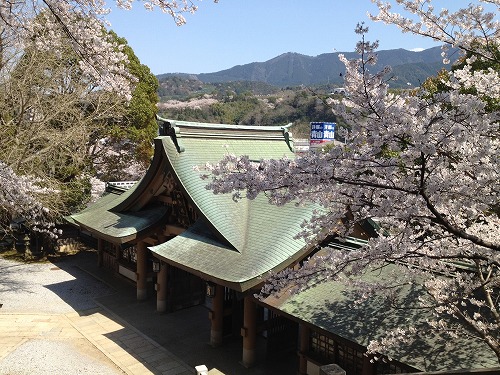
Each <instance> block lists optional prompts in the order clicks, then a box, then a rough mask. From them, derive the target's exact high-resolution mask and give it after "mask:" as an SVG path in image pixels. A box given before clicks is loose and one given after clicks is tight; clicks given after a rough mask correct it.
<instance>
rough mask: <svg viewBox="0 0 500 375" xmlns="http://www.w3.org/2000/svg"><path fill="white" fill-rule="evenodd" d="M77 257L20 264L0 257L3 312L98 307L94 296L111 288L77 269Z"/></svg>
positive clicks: (57, 312) (54, 312) (58, 311)
mask: <svg viewBox="0 0 500 375" xmlns="http://www.w3.org/2000/svg"><path fill="white" fill-rule="evenodd" d="M77 259H78V258H77V257H66V258H61V259H59V260H58V262H56V263H51V262H46V263H19V262H15V261H11V260H6V259H3V258H0V275H1V276H0V303H2V304H3V307H2V313H7V312H8V313H16V312H18V313H32V312H35V313H47V314H64V313H68V312H72V311H81V310H87V309H92V308H95V307H97V305H96V304H95V302H94V300H93V299H94V298H96V297H101V296H105V295H107V294H111V293H113V292H114V290H113V289H112V288H110V287H108V286H107V285H106V284H104V283H102V282H101V281H99V280H97V279H95V278H93V277H92V276H90V275H89V274H87V273H86V272H84V271H82V270H81V269H80V268H78V267H77Z"/></svg>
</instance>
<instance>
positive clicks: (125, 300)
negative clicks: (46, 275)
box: [47, 251, 298, 375]
mask: <svg viewBox="0 0 500 375" xmlns="http://www.w3.org/2000/svg"><path fill="white" fill-rule="evenodd" d="M52 262H53V263H54V266H56V267H59V268H61V269H62V270H64V271H65V272H68V273H69V274H71V275H72V276H73V277H74V278H75V280H72V281H68V282H64V283H60V284H54V285H51V286H47V287H49V288H50V289H51V290H52V291H53V292H54V293H60V294H61V296H62V297H63V298H65V301H66V303H68V304H70V305H71V306H72V307H73V308H74V309H75V310H76V311H78V313H79V314H80V315H86V314H88V312H90V311H92V310H86V309H85V308H82V302H81V301H80V299H78V298H71V295H72V294H71V293H70V294H69V295H68V293H66V292H63V291H67V290H68V288H69V289H71V290H72V291H73V292H74V293H75V295H78V293H89V294H92V293H93V292H92V290H89V288H88V287H86V286H85V285H86V284H90V283H87V282H86V281H87V280H88V278H89V277H92V278H95V279H97V280H99V282H101V283H104V284H105V285H106V288H99V290H104V291H107V292H105V293H104V294H102V293H101V294H100V295H99V294H97V295H96V296H95V297H94V299H93V300H94V301H95V302H97V304H98V305H101V306H102V307H104V312H103V314H105V315H106V316H107V317H108V318H110V319H112V320H116V316H118V317H119V318H120V319H122V320H123V321H124V322H126V323H128V324H129V325H131V326H132V327H134V328H135V329H136V330H137V331H139V332H140V333H142V334H143V335H145V336H147V337H149V338H150V339H152V340H154V341H155V342H157V343H158V344H160V345H161V346H162V347H164V348H165V349H166V350H167V351H169V352H170V353H172V354H173V355H174V356H176V357H178V358H179V359H181V360H182V361H184V362H185V363H186V364H187V365H188V366H189V367H191V368H193V371H194V367H195V366H198V365H201V364H204V365H206V366H207V367H208V368H209V369H211V368H217V369H218V370H220V371H222V372H223V373H224V374H226V375H240V374H241V375H271V374H272V375H289V374H294V373H296V371H297V366H298V365H297V363H298V361H297V354H296V353H295V352H289V353H285V354H283V355H280V356H275V357H273V358H266V355H265V340H264V339H263V338H261V339H260V342H259V353H258V363H257V365H256V366H254V367H252V368H250V369H247V368H245V367H243V366H242V365H241V364H240V361H241V355H242V339H241V337H227V338H226V339H225V341H224V343H223V345H221V346H220V347H217V348H214V347H212V346H210V345H209V344H208V341H209V338H210V325H209V319H208V310H207V309H206V308H205V307H204V306H196V307H191V308H187V309H184V310H180V311H176V312H173V313H158V312H157V311H156V299H155V296H149V298H148V299H147V300H145V301H137V299H136V290H135V284H134V283H133V282H131V281H130V280H128V279H126V278H124V277H122V276H120V275H111V274H110V273H109V272H107V271H105V270H103V269H100V268H98V267H97V254H96V253H95V252H93V251H83V252H80V253H78V254H76V255H74V256H71V257H62V258H56V259H53V260H52ZM84 307H85V306H84ZM115 315H116V316H115ZM118 323H119V322H118ZM107 336H108V337H109V338H110V339H111V340H113V341H115V342H116V343H118V344H120V345H121V346H122V347H123V348H124V349H125V350H127V351H128V352H129V353H130V354H131V355H133V356H135V357H136V358H137V359H138V360H139V361H141V362H142V363H143V365H144V366H146V367H148V363H147V361H144V360H143V359H142V358H140V356H138V354H137V353H140V349H139V350H137V349H138V346H140V345H146V344H145V342H144V343H143V342H141V341H140V340H137V342H133V341H131V342H128V343H127V344H124V343H123V342H122V338H123V337H122V336H121V335H120V332H119V331H116V332H111V333H109V334H108V335H107ZM118 337H121V338H120V339H118ZM129 349H130V350H129ZM132 349H133V350H132ZM139 355H140V354H139ZM152 370H153V369H151V371H152ZM152 372H153V371H152Z"/></svg>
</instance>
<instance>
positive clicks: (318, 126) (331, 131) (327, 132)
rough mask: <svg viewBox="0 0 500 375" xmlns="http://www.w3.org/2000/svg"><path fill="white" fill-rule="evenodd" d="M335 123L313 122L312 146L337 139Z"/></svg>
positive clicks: (310, 142)
mask: <svg viewBox="0 0 500 375" xmlns="http://www.w3.org/2000/svg"><path fill="white" fill-rule="evenodd" d="M336 125H337V124H336V123H335V122H311V139H310V141H309V144H310V145H311V146H316V145H321V144H322V143H328V142H331V141H333V140H334V139H335V126H336Z"/></svg>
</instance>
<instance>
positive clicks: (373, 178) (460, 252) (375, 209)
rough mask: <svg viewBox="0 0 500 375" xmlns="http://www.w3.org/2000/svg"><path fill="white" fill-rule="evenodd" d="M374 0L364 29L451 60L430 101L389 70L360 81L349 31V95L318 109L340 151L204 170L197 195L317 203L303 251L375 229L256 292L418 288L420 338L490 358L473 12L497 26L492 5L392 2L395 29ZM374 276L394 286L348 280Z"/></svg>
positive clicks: (495, 110) (486, 161)
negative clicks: (327, 110)
mask: <svg viewBox="0 0 500 375" xmlns="http://www.w3.org/2000/svg"><path fill="white" fill-rule="evenodd" d="M375 2H376V3H377V5H378V7H379V14H378V15H375V16H372V18H373V19H374V20H377V21H382V22H386V23H389V24H395V25H397V26H398V27H400V28H401V29H402V30H403V31H404V32H411V33H414V34H419V35H423V36H427V37H430V38H432V39H435V40H439V41H442V42H443V43H444V44H445V46H446V45H453V46H454V47H457V48H459V49H460V50H461V51H462V53H463V56H462V58H461V59H459V61H460V62H461V63H462V64H461V65H457V67H456V68H454V69H453V70H451V71H450V72H449V73H448V74H447V75H446V77H447V79H441V80H440V82H439V83H440V85H441V86H442V89H440V90H435V91H429V90H427V89H426V88H425V87H422V88H419V89H416V90H411V91H402V92H398V93H394V92H391V91H390V90H388V84H387V81H388V80H390V79H391V74H392V73H391V69H390V67H387V68H384V69H382V71H380V72H376V73H373V72H371V71H370V69H368V68H369V67H370V68H371V66H372V65H374V64H375V62H376V59H377V55H376V51H375V48H376V47H377V43H370V42H367V41H366V40H365V39H364V37H365V34H366V32H367V29H366V28H365V27H364V25H362V24H361V25H358V27H357V28H356V32H358V33H359V34H360V35H361V37H362V40H361V41H360V43H358V45H357V47H356V49H357V52H358V53H359V55H360V57H359V58H357V59H353V60H348V59H346V58H345V57H344V56H342V55H341V56H340V60H341V61H342V62H343V63H344V64H345V66H346V74H345V76H344V79H345V82H344V87H345V89H346V92H348V93H349V95H348V96H346V97H345V98H343V99H342V100H332V101H331V105H332V107H333V110H334V112H335V114H336V115H337V116H339V117H341V118H342V119H343V120H344V121H345V122H346V123H347V124H348V129H349V131H346V143H345V144H344V145H339V146H335V147H332V148H331V149H329V150H324V151H322V152H310V153H308V154H306V155H304V156H299V157H297V158H296V159H287V158H283V159H280V160H263V161H261V162H259V163H255V162H254V161H251V160H250V159H249V158H248V157H246V156H236V155H228V156H227V157H225V158H224V160H222V161H220V162H219V163H218V164H216V165H210V166H208V171H209V172H210V174H209V175H208V176H207V177H209V178H211V180H210V182H209V184H208V186H207V188H208V189H211V190H213V191H214V192H215V193H232V194H233V197H234V199H244V198H248V199H253V198H254V197H255V196H257V195H258V194H261V193H265V194H266V196H267V197H268V199H269V202H270V203H271V204H275V205H282V204H293V203H295V204H302V203H303V202H308V203H313V204H316V205H318V206H319V207H321V208H320V209H318V211H317V213H316V214H315V215H314V216H313V217H312V218H311V219H310V220H309V221H308V222H307V223H305V224H304V230H303V232H302V233H300V234H299V235H300V236H304V237H306V238H307V239H309V241H311V242H312V243H314V242H319V241H321V240H322V239H324V238H326V237H328V236H340V237H344V236H348V235H350V233H351V232H352V230H353V228H354V226H355V225H356V224H357V223H360V222H362V221H363V220H371V221H374V222H377V223H378V224H379V234H378V236H377V237H376V238H372V239H370V240H369V241H368V245H367V246H365V247H363V248H361V249H359V250H356V251H340V250H339V251H337V250H332V251H331V252H329V253H328V254H326V255H321V256H319V257H316V259H314V258H313V259H311V260H310V261H307V262H304V264H303V266H302V268H301V269H299V270H285V271H283V272H281V273H279V274H277V275H273V276H272V277H271V278H270V279H269V280H268V284H267V285H266V286H265V287H264V289H263V294H265V295H267V294H269V293H276V292H280V291H283V290H290V286H292V288H291V290H292V291H297V290H301V289H303V288H307V287H309V286H310V285H314V284H315V283H317V282H321V281H324V280H330V279H332V280H338V281H340V282H343V283H345V284H346V286H347V285H351V286H353V287H355V286H356V285H355V284H356V280H358V288H359V287H360V285H362V287H361V289H362V290H363V291H364V292H366V291H367V290H371V291H373V292H377V293H379V294H384V293H386V294H388V293H389V294H390V293H391V291H393V290H394V288H390V287H389V286H391V285H392V286H394V285H398V284H399V283H402V282H406V283H408V284H418V285H420V286H421V287H422V290H424V291H425V293H423V295H424V296H423V297H422V298H421V299H420V300H419V303H420V304H421V306H422V307H425V308H426V309H430V310H432V312H433V316H434V319H432V320H430V321H429V325H428V328H429V330H441V331H447V332H448V333H452V334H450V335H473V336H475V337H476V338H479V339H481V340H484V341H485V342H486V344H488V346H489V347H490V348H491V350H493V352H494V353H495V354H496V355H497V356H498V358H500V339H499V337H500V306H499V305H498V302H497V301H498V298H500V295H499V290H500V289H499V286H500V217H499V216H500V213H499V202H500V200H499V194H500V185H499V182H500V169H499V168H498V162H499V159H500V127H499V123H500V112H499V109H500V106H499V105H498V103H500V95H499V93H500V91H499V90H500V81H499V79H498V78H499V77H498V74H499V71H498V69H499V66H500V61H499V56H500V53H499V52H498V48H499V46H500V28H499V26H500V24H499V22H498V20H496V19H495V15H494V13H492V12H488V11H487V10H486V8H484V7H483V6H482V4H481V3H487V5H488V6H490V7H491V6H493V7H495V8H496V9H497V14H498V13H499V12H498V11H500V1H498V0H488V1H479V2H476V3H479V4H473V3H471V4H470V5H469V6H468V7H467V8H464V9H461V10H458V11H457V12H449V11H447V10H441V11H440V12H438V13H435V11H434V8H433V6H432V3H431V1H429V0H417V1H413V0H412V1H405V0H398V1H397V3H398V4H399V6H400V7H402V8H403V10H404V11H406V12H407V13H409V14H410V16H408V17H404V16H402V15H401V14H397V13H393V12H392V11H391V5H390V4H388V3H385V2H380V1H375ZM415 16H416V18H417V20H415ZM478 61H480V62H481V64H477V62H478ZM495 103H496V104H495ZM387 264H394V265H397V266H398V267H403V268H404V269H405V272H404V273H401V272H399V276H400V277H401V275H402V274H404V275H405V280H399V281H398V279H397V278H395V277H388V278H387V279H386V280H380V282H378V283H375V284H373V287H372V288H368V287H367V286H366V284H362V283H360V282H359V277H361V276H362V275H363V274H365V273H367V272H369V271H370V270H373V269H377V268H380V267H384V266H385V265H387ZM382 285H385V287H382ZM365 294H366V293H365ZM365 298H366V296H365ZM412 333H415V331H414V329H413V328H411V327H396V329H395V330H394V331H393V332H389V333H388V335H387V337H385V338H379V339H377V340H373V342H372V344H370V350H372V351H380V352H384V351H387V350H388V348H389V347H390V346H391V345H392V346H396V345H400V344H401V343H404V342H408V340H407V337H406V336H407V335H409V334H412ZM420 333H422V331H419V334H420Z"/></svg>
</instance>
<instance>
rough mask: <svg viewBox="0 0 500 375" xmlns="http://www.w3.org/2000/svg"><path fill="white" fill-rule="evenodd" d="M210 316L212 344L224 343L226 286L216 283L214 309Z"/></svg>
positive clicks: (214, 345) (215, 345)
mask: <svg viewBox="0 0 500 375" xmlns="http://www.w3.org/2000/svg"><path fill="white" fill-rule="evenodd" d="M209 318H210V323H211V326H210V345H212V346H213V347H217V346H220V345H221V344H222V334H223V331H224V287H223V286H222V285H216V287H215V296H214V297H213V301H212V310H211V311H210V312H209Z"/></svg>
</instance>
